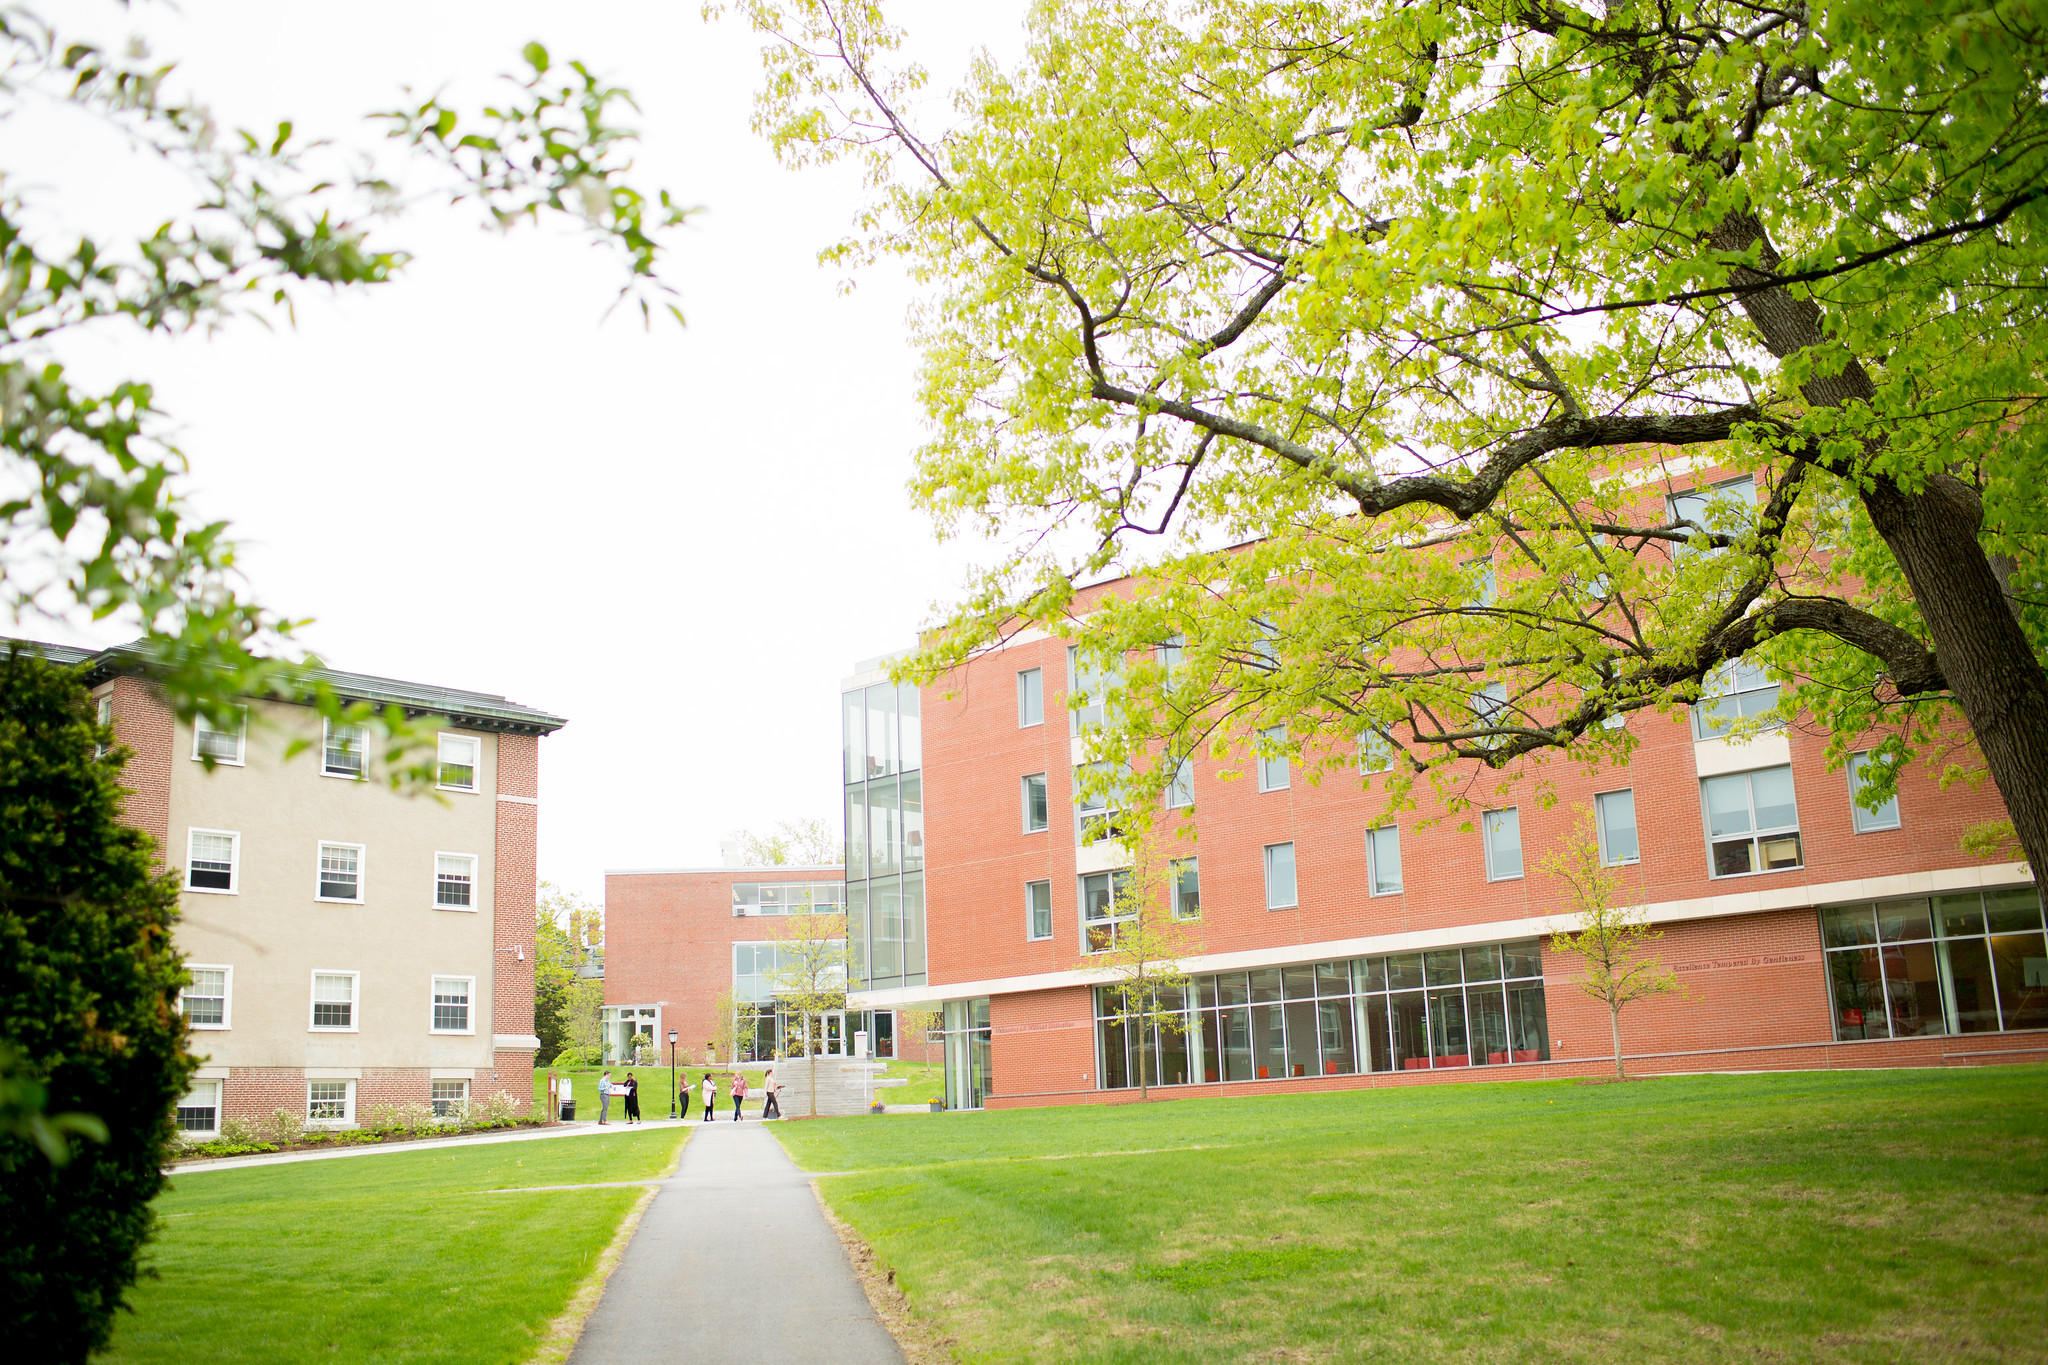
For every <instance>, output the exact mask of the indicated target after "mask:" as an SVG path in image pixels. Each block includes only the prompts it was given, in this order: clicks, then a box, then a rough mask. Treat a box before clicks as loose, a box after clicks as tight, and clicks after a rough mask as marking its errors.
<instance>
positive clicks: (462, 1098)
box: [427, 1076, 470, 1119]
mask: <svg viewBox="0 0 2048 1365" xmlns="http://www.w3.org/2000/svg"><path fill="white" fill-rule="evenodd" d="M437 1085H459V1086H461V1087H462V1093H461V1094H460V1095H458V1096H456V1097H455V1098H454V1099H452V1100H442V1099H439V1098H437V1097H436V1096H435V1094H434V1087H435V1086H437ZM469 1087H470V1082H469V1081H468V1080H467V1079H465V1078H463V1077H461V1076H431V1077H429V1078H428V1079H427V1106H428V1107H429V1108H431V1109H432V1110H433V1111H434V1117H435V1118H437V1119H456V1118H461V1117H462V1114H461V1110H462V1109H467V1108H468V1107H469ZM443 1104H451V1105H456V1106H459V1108H458V1109H454V1110H448V1111H443V1110H442V1108H441V1106H442V1105H443Z"/></svg>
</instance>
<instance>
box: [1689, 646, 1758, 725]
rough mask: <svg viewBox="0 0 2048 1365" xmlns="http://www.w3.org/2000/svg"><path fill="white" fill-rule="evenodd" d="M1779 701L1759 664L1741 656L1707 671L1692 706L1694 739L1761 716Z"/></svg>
mask: <svg viewBox="0 0 2048 1365" xmlns="http://www.w3.org/2000/svg"><path fill="white" fill-rule="evenodd" d="M1777 704H1778V685H1777V684H1776V683H1774V682H1772V681H1771V677H1770V674H1768V673H1766V672H1764V670H1763V668H1762V667H1761V666H1760V665H1757V664H1752V663H1747V662H1745V661H1743V660H1741V659H1731V660H1730V661H1728V662H1727V663H1724V664H1721V665H1719V666H1718V667H1716V668H1714V669H1712V670H1711V671H1709V672H1708V674H1707V676H1706V678H1705V680H1704V681H1703V682H1702V683H1701V685H1700V699H1699V702H1698V704H1696V705H1695V706H1694V707H1693V708H1692V734H1693V738H1694V739H1712V738H1714V737H1715V736H1716V735H1724V734H1726V733H1727V732H1728V729H1729V727H1730V726H1732V725H1733V724H1734V723H1735V722H1736V721H1738V720H1747V719H1748V718H1749V717H1751V716H1760V715H1762V714H1764V713H1765V712H1766V711H1769V710H1771V709H1772V708H1773V707H1775V706H1777Z"/></svg>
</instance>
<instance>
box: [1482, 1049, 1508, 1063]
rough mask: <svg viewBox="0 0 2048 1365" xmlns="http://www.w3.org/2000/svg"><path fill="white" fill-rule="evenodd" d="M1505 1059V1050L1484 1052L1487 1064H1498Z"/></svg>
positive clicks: (1506, 1056) (1506, 1057)
mask: <svg viewBox="0 0 2048 1365" xmlns="http://www.w3.org/2000/svg"><path fill="white" fill-rule="evenodd" d="M1507 1059H1508V1054H1507V1053H1505V1052H1489V1053H1487V1054H1486V1064H1487V1065H1488V1066H1499V1065H1500V1064H1501V1063H1502V1062H1505V1061H1506V1060H1507Z"/></svg>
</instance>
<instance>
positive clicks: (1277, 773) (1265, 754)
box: [1259, 725, 1287, 792]
mask: <svg viewBox="0 0 2048 1365" xmlns="http://www.w3.org/2000/svg"><path fill="white" fill-rule="evenodd" d="M1286 744H1287V727H1286V726H1284V725H1275V726H1273V727H1272V728H1271V729H1269V730H1261V731H1259V790H1260V791H1262V792H1277V791H1285V790H1286V789H1287V753H1286Z"/></svg>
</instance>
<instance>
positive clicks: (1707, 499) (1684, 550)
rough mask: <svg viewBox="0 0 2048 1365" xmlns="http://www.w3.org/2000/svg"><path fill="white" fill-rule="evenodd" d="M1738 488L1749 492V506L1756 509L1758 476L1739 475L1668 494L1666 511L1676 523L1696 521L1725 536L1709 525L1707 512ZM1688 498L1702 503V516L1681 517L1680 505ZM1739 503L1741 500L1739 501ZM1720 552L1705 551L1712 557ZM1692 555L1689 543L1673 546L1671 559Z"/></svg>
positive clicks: (1718, 550) (1665, 501) (1712, 531)
mask: <svg viewBox="0 0 2048 1365" xmlns="http://www.w3.org/2000/svg"><path fill="white" fill-rule="evenodd" d="M1736 488H1747V489H1748V490H1749V506H1750V507H1751V508H1752V509H1754V508H1755V507H1756V505H1757V501H1756V499H1757V487H1756V475H1754V474H1738V475H1736V476H1735V477H1734V478H1732V479H1723V480H1721V481H1720V482H1719V483H1710V484H1708V485H1707V486H1706V487H1704V488H1698V487H1695V488H1688V489H1686V490H1685V491H1683V492H1680V493H1667V494H1666V495H1665V497H1664V510H1665V512H1666V513H1667V514H1668V515H1669V516H1670V518H1671V520H1672V521H1674V522H1675V521H1680V520H1684V521H1696V522H1697V523H1698V524H1699V525H1701V526H1704V527H1706V529H1707V530H1708V531H1709V532H1710V533H1713V534H1717V535H1724V534H1727V532H1725V531H1717V530H1716V529H1715V528H1714V527H1713V526H1711V525H1709V524H1708V520H1707V516H1706V512H1707V510H1708V508H1709V507H1711V505H1712V504H1713V502H1714V499H1716V498H1718V497H1720V496H1721V495H1722V494H1724V493H1727V492H1729V491H1731V490H1732V489H1736ZM1686 498H1696V499H1698V500H1699V501H1700V503H1701V514H1700V516H1699V517H1697V518H1694V517H1683V518H1681V517H1680V516H1679V513H1678V504H1679V503H1680V501H1682V500H1684V499H1686ZM1738 501H1740V500H1739V499H1738ZM1720 552H1721V551H1720V549H1719V547H1712V548H1709V549H1707V550H1706V551H1705V553H1707V554H1710V555H1713V554H1719V553H1720ZM1692 553H1695V551H1694V550H1693V547H1692V545H1691V543H1690V542H1688V543H1686V544H1683V545H1675V546H1673V547H1672V550H1671V557H1672V558H1673V559H1677V558H1678V557H1679V556H1681V555H1688V554H1692Z"/></svg>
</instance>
